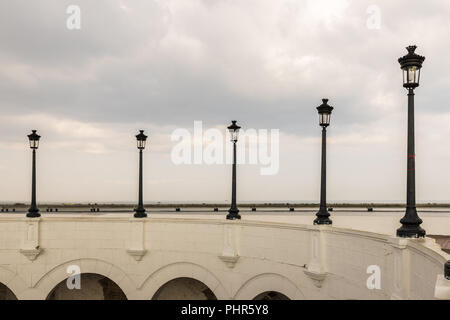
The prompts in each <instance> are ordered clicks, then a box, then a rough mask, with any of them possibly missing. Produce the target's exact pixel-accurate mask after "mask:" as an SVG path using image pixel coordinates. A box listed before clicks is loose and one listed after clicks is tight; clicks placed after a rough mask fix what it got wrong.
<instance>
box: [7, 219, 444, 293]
mask: <svg viewBox="0 0 450 320" xmlns="http://www.w3.org/2000/svg"><path fill="white" fill-rule="evenodd" d="M449 259H450V257H449V255H447V254H445V253H444V252H443V251H441V250H440V249H439V247H438V246H437V245H435V243H434V240H431V239H428V238H427V239H425V240H420V239H410V240H405V239H399V238H396V237H394V236H392V235H383V234H376V233H370V232H367V231H357V230H351V229H344V228H337V227H328V226H320V227H319V226H312V225H302V224H294V223H280V222H273V221H272V222H271V221H253V220H245V219H243V220H242V221H227V220H225V219H217V218H208V217H206V216H203V217H202V218H194V217H188V216H186V215H185V216H184V217H183V218H181V217H176V218H170V217H162V216H153V217H152V216H150V217H149V218H146V219H133V218H131V217H130V215H126V214H123V215H122V214H105V215H100V216H88V215H61V214H60V215H55V214H52V215H43V217H41V218H39V219H27V218H25V217H22V216H19V215H6V214H3V215H0V282H1V283H3V284H5V285H6V286H7V287H8V288H10V289H11V290H12V291H13V293H14V294H15V295H16V296H17V297H18V298H19V299H45V298H46V297H47V296H48V294H49V293H50V292H51V290H52V289H53V288H54V287H55V286H56V285H57V284H58V283H60V282H61V281H63V280H64V279H66V278H67V277H68V276H69V274H68V273H67V267H68V266H69V265H78V266H80V268H81V272H82V273H94V274H100V275H103V276H106V277H108V278H109V279H111V280H112V281H114V282H115V283H116V284H117V285H118V286H119V287H120V288H121V289H122V290H123V292H124V293H125V295H126V296H127V298H128V299H151V298H152V297H153V295H154V294H155V293H156V292H157V290H158V289H159V288H160V287H161V286H162V285H164V284H165V283H167V282H168V281H170V280H172V279H175V278H180V277H186V278H193V279H196V280H198V281H201V282H203V283H204V284H205V285H206V286H208V287H209V288H210V289H211V290H212V292H213V293H214V295H215V296H216V297H217V298H218V299H252V298H254V297H255V296H257V295H258V294H260V293H262V292H265V291H278V292H280V293H282V294H284V295H286V296H287V297H289V298H291V299H391V298H392V299H409V298H412V299H433V298H434V290H435V283H436V277H437V275H438V274H442V273H443V264H444V262H445V261H446V260H449ZM369 265H377V266H379V267H380V270H381V289H379V290H377V289H374V290H369V289H368V288H367V286H366V281H367V278H368V277H369V276H370V275H369V274H367V273H366V270H367V267H368V266H369Z"/></svg>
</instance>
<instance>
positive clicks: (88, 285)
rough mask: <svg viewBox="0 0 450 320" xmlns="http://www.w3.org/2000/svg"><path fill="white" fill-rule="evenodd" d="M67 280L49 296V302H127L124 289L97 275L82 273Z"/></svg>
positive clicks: (57, 286) (59, 284)
mask: <svg viewBox="0 0 450 320" xmlns="http://www.w3.org/2000/svg"><path fill="white" fill-rule="evenodd" d="M77 281H78V280H77V279H75V278H67V279H65V280H63V281H61V282H60V283H58V284H57V285H56V286H55V287H54V288H53V290H52V291H51V292H50V293H49V294H48V296H47V300H127V297H126V295H125V293H124V292H123V291H122V289H121V288H120V287H119V286H118V285H117V284H116V283H115V282H114V281H112V280H111V279H109V278H108V277H105V276H103V275H100V274H97V273H82V274H81V275H80V278H79V281H78V284H79V286H78V285H77Z"/></svg>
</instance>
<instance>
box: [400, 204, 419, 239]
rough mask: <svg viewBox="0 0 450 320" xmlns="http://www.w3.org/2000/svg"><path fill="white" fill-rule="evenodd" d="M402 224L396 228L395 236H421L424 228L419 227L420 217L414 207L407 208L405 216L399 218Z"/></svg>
mask: <svg viewBox="0 0 450 320" xmlns="http://www.w3.org/2000/svg"><path fill="white" fill-rule="evenodd" d="M400 223H401V224H402V226H401V227H400V228H398V229H397V237H401V238H423V237H425V234H426V232H425V230H424V229H422V228H421V227H420V224H421V223H422V219H420V218H419V216H418V215H417V210H416V208H407V209H406V213H405V216H404V217H403V218H402V219H401V220H400Z"/></svg>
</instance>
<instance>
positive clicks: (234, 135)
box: [227, 120, 241, 220]
mask: <svg viewBox="0 0 450 320" xmlns="http://www.w3.org/2000/svg"><path fill="white" fill-rule="evenodd" d="M231 122H232V124H231V126H229V127H228V130H229V131H230V135H231V142H233V189H232V193H231V208H230V209H229V210H228V212H229V213H228V214H227V219H229V220H234V219H240V218H241V216H240V215H239V209H238V208H237V206H236V142H237V141H238V136H239V129H240V128H241V127H239V126H238V125H236V120H233V121H231Z"/></svg>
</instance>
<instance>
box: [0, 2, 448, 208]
mask: <svg viewBox="0 0 450 320" xmlns="http://www.w3.org/2000/svg"><path fill="white" fill-rule="evenodd" d="M70 5H77V6H79V8H80V9H81V20H80V21H81V29H73V30H70V29H68V28H67V19H68V18H70V17H71V14H68V13H67V12H66V10H67V8H68V6H70ZM449 21H450V3H449V2H448V1H445V0H440V1H438V0H429V1H420V0H416V1H413V0H397V1H375V0H372V1H364V0H358V1H356V0H355V1H350V0H346V1H344V0H329V1H323V0H311V1H304V0H279V1H273V0H164V1H162V0H155V1H151V0H145V1H144V0H132V1H131V0H130V1H125V0H122V1H119V0H104V1H101V0H96V1H88V0H86V1H76V0H71V1H63V0H35V1H29V0H27V1H25V0H2V1H1V2H0V179H1V181H0V182H1V183H0V201H22V202H23V201H27V202H28V201H29V198H30V190H31V187H30V184H31V151H30V149H29V147H28V142H27V137H26V135H27V134H29V132H30V130H31V129H37V130H38V133H39V134H40V135H41V136H42V138H41V144H40V148H39V150H38V201H39V202H46V201H59V202H61V201H63V202H80V201H86V202H88V201H90V202H109V201H114V202H120V201H135V200H136V199H137V174H138V171H137V169H138V152H137V149H136V142H135V137H134V135H135V134H136V133H137V132H138V129H145V130H146V132H147V133H148V135H149V141H148V144H147V148H146V150H145V153H144V179H145V182H144V199H145V200H146V201H226V200H228V199H230V197H231V167H230V166H229V165H226V164H223V165H218V164H215V165H207V164H195V165H194V164H190V165H189V164H181V165H176V164H174V163H173V161H172V158H171V151H172V150H173V148H174V146H175V145H176V142H173V141H171V139H170V135H171V134H172V132H173V131H174V130H176V129H179V128H181V129H186V130H188V131H193V127H194V121H202V122H203V128H204V130H205V129H208V128H218V129H220V130H222V131H223V130H224V129H225V127H226V126H227V125H229V123H230V121H231V120H238V124H240V125H241V126H242V127H243V129H248V128H253V129H268V130H270V129H279V130H280V139H279V142H280V149H279V153H280V157H279V171H278V173H277V174H274V175H261V174H260V167H261V166H260V165H254V164H253V165H252V164H242V165H240V166H239V167H238V201H246V202H247V201H318V199H319V182H320V134H321V132H320V127H319V125H318V116H317V111H316V109H315V108H316V107H317V106H318V105H319V104H321V99H322V98H329V99H330V100H329V103H330V104H331V105H332V106H334V110H333V114H332V119H331V125H330V127H329V129H328V200H329V201H401V202H403V201H405V197H406V120H407V113H406V111H407V97H406V91H405V89H404V88H403V87H402V78H401V70H400V68H399V64H398V62H397V59H398V58H399V57H400V56H403V55H404V54H405V53H406V50H405V47H406V46H407V45H410V44H416V45H417V46H418V49H417V53H419V54H421V55H424V56H426V60H425V62H424V66H423V69H422V74H421V85H420V87H419V88H418V89H416V100H415V101H416V154H417V158H416V161H417V162H416V167H417V199H418V201H419V202H425V201H448V202H450V167H449V165H448V164H449V163H450V144H449V143H448V141H449V137H450V126H449V123H450V108H449V103H448V101H449V99H448V95H449V92H450V90H449V88H450V41H449V39H450V22H449ZM227 142H228V141H227ZM228 143H229V142H228Z"/></svg>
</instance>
